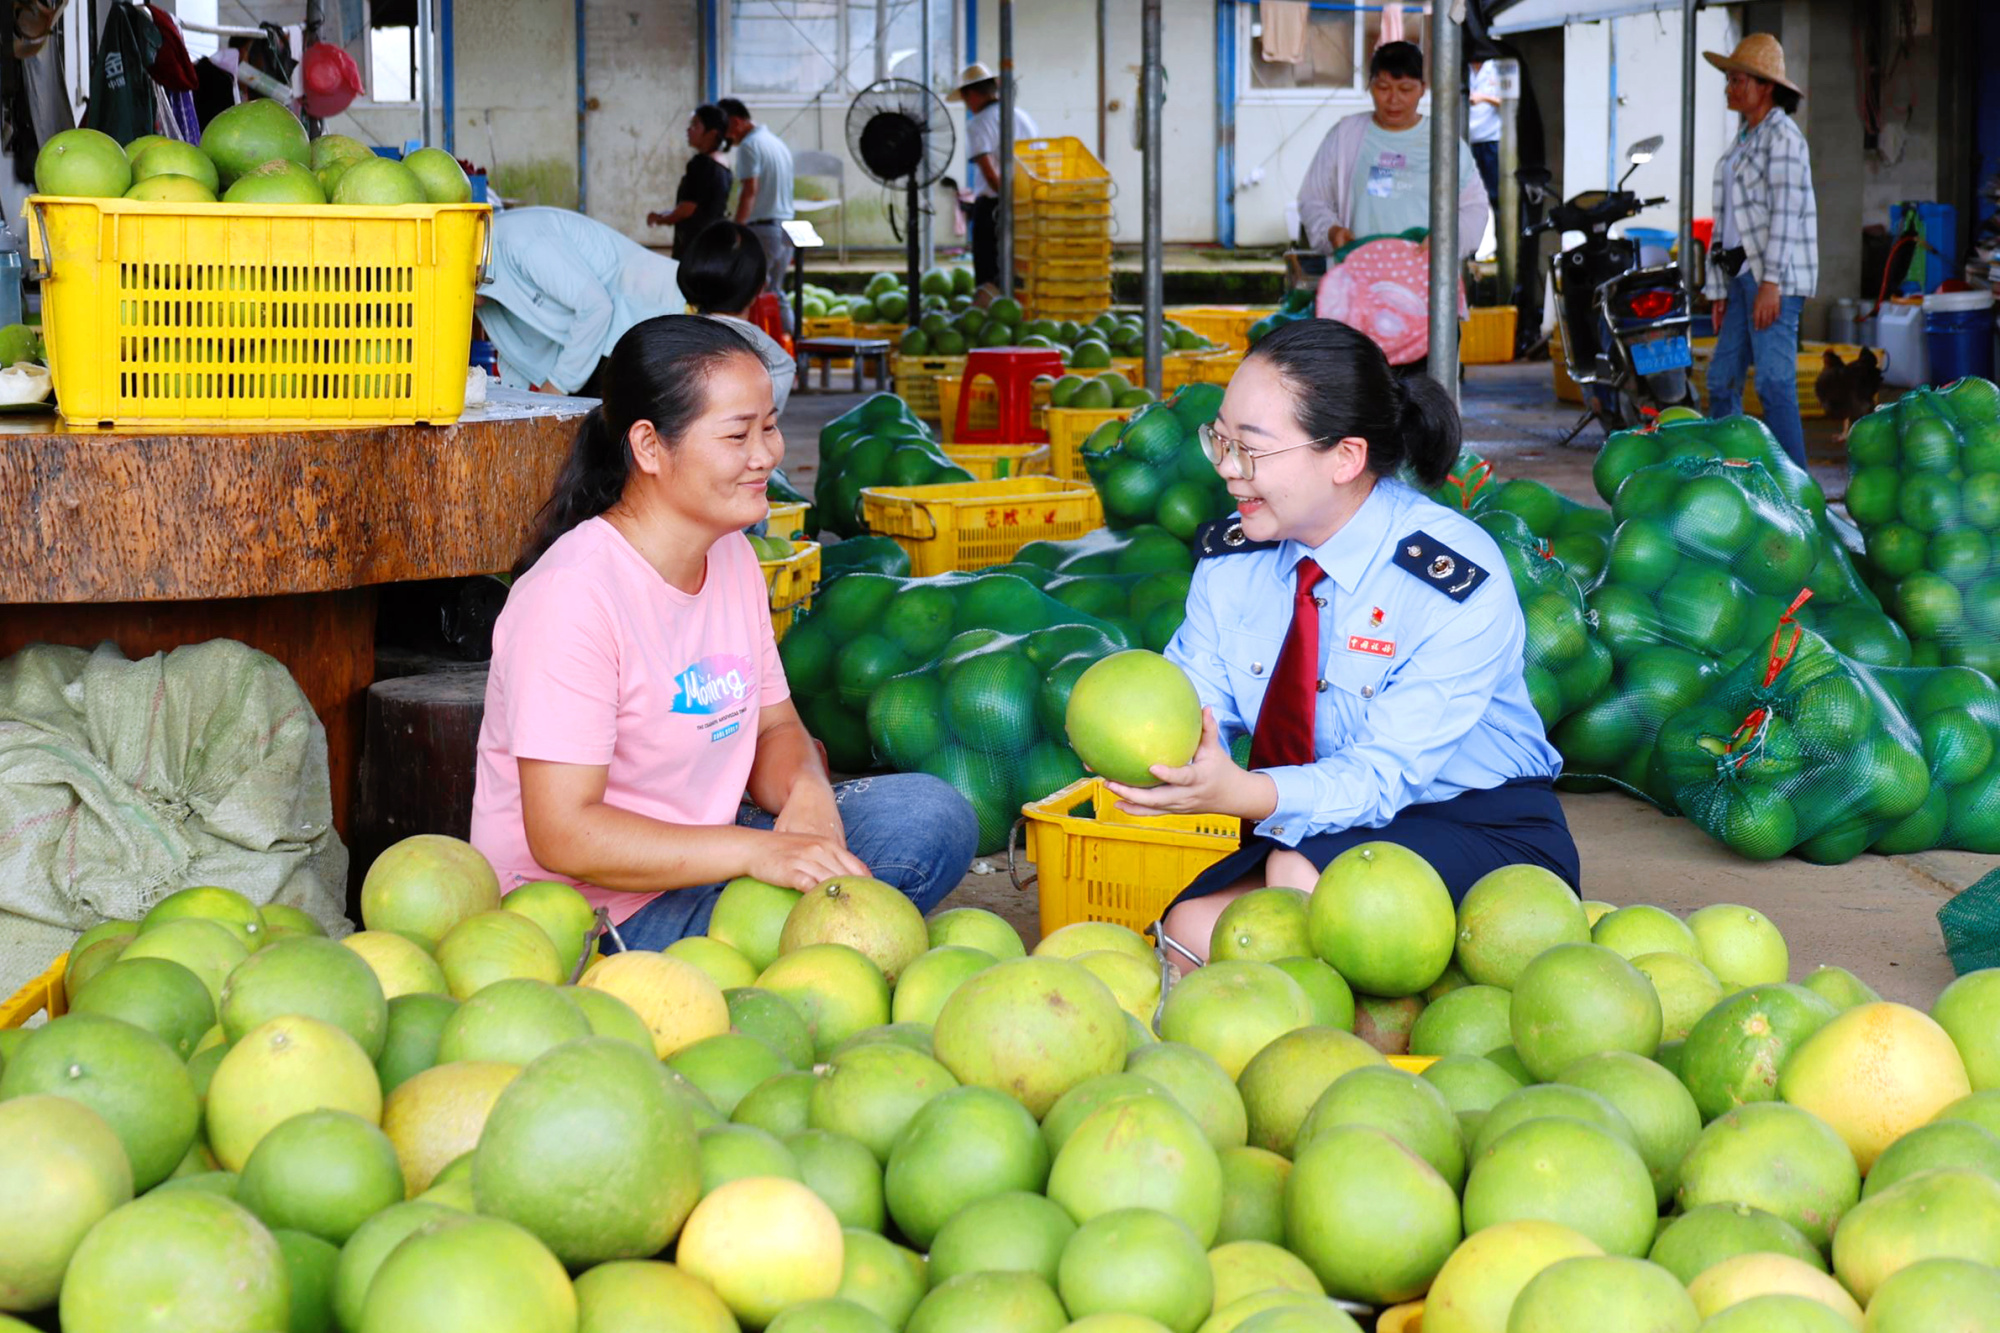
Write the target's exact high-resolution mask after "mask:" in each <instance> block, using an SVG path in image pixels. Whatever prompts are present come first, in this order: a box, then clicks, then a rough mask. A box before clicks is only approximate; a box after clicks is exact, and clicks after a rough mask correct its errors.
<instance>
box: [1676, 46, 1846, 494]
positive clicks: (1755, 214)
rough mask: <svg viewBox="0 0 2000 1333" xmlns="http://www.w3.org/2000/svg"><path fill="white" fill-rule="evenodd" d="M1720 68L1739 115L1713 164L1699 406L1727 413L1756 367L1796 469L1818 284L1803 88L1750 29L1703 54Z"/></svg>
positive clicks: (1774, 425)
mask: <svg viewBox="0 0 2000 1333" xmlns="http://www.w3.org/2000/svg"><path fill="white" fill-rule="evenodd" d="M1702 54H1703V56H1704V57H1705V58H1706V59H1707V60H1708V63H1709V64H1711V65H1713V66H1715V67H1716V68H1717V69H1719V70H1721V71H1722V72H1723V73H1724V74H1726V75H1728V76H1729V81H1728V84H1727V93H1728V98H1729V109H1730V110H1731V111H1734V112H1736V113H1737V114H1738V115H1739V116H1741V117H1742V118H1743V124H1742V128H1741V129H1739V130H1738V131H1737V135H1736V142H1735V143H1734V144H1732V145H1730V148H1729V151H1728V152H1726V153H1724V154H1723V155H1722V160H1721V161H1720V162H1717V163H1716V164H1715V194H1714V198H1715V214H1716V218H1715V221H1716V226H1715V245H1716V249H1715V252H1714V254H1712V255H1711V256H1710V258H1709V265H1708V286H1707V291H1708V296H1709V299H1710V301H1711V302H1713V309H1714V315H1715V335H1716V337H1715V355H1714V357H1713V358H1712V359H1711V360H1710V361H1709V365H1708V414H1709V415H1710V416H1711V417H1726V416H1734V415H1735V414H1736V413H1737V411H1739V410H1740V407H1741V403H1742V395H1743V380H1744V376H1745V374H1746V373H1747V372H1748V371H1749V369H1750V368H1751V367H1753V366H1754V367H1755V368H1756V371H1757V397H1758V398H1759V399H1760V400H1761V401H1762V402H1763V404H1764V424H1765V425H1767V426H1769V427H1770V428H1771V433H1772V434H1773V435H1775V436H1777V437H1778V443H1780V444H1782V445H1783V446H1784V447H1785V452H1786V453H1788V454H1790V455H1791V456H1792V461H1793V462H1795V463H1797V464H1798V465H1799V466H1800V467H1804V466H1805V462H1806V437H1805V427H1804V425H1803V424H1802V423H1801V422H1800V420H1799V395H1798V379H1797V364H1798V351H1799V313H1800V311H1801V310H1803V309H1804V307H1805V303H1806V298H1807V297H1809V296H1811V295H1812V294H1813V291H1814V289H1815V288H1816V287H1817V286H1818V285H1819V205H1818V203H1817V201H1816V200H1815V199H1814V198H1813V180H1812V155H1811V153H1810V152H1809V151H1808V150H1807V148H1806V136H1805V135H1804V133H1803V132H1801V131H1800V129H1799V127H1798V124H1797V122H1795V121H1794V120H1793V119H1792V113H1793V112H1795V111H1797V110H1798V109H1799V98H1800V97H1801V96H1803V94H1802V93H1800V91H1799V87H1798V85H1797V84H1795V83H1793V82H1792V81H1791V80H1790V79H1788V78H1786V77H1785V50H1784V48H1783V47H1782V46H1779V45H1778V39H1777V38H1775V37H1773V36H1771V35H1770V34H1769V33H1763V32H1754V33H1751V34H1750V35H1749V36H1748V37H1745V38H1744V39H1743V40H1742V41H1740V42H1738V43H1737V44H1736V49H1735V50H1734V51H1732V52H1730V53H1729V54H1728V55H1726V56H1725V55H1723V54H1721V53H1720V52H1718V51H1705V52H1703V53H1702Z"/></svg>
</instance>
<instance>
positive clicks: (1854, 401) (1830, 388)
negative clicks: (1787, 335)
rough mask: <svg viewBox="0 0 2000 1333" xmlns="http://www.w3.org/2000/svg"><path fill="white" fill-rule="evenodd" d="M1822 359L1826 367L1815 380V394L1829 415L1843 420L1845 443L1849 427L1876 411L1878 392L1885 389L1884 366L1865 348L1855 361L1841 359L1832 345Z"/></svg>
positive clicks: (1841, 435)
mask: <svg viewBox="0 0 2000 1333" xmlns="http://www.w3.org/2000/svg"><path fill="white" fill-rule="evenodd" d="M1820 361H1821V364H1822V366H1823V367H1824V369H1822V370H1821V371H1820V372H1819V378H1818V379H1816V380H1814V381H1813V394H1814V396H1816V397H1817V398H1818V399H1819V403H1820V406H1821V407H1823V408H1825V409H1826V414H1827V415H1828V416H1830V417H1833V418H1836V419H1837V420H1838V421H1839V422H1840V440H1841V443H1843V444H1845V443H1846V442H1847V432H1848V429H1849V427H1851V426H1853V425H1854V423H1855V422H1857V421H1859V420H1860V419H1861V418H1863V417H1865V416H1867V415H1868V414H1869V413H1870V412H1872V411H1874V410H1875V398H1876V395H1878V394H1880V393H1881V392H1882V368H1881V366H1880V365H1878V364H1877V363H1876V360H1875V353H1874V352H1873V351H1872V350H1871V349H1869V348H1866V347H1864V348H1862V349H1861V354H1860V355H1859V356H1857V357H1855V358H1854V360H1852V361H1842V360H1841V359H1840V356H1839V354H1838V353H1837V352H1835V351H1834V350H1833V349H1832V348H1831V347H1829V348H1827V349H1826V352H1825V353H1824V355H1822V356H1821V358H1820Z"/></svg>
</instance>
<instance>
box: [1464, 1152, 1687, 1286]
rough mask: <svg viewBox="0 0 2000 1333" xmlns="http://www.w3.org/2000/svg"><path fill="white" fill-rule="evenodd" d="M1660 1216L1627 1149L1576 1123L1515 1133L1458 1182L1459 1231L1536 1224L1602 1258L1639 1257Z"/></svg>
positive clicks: (1638, 1162)
mask: <svg viewBox="0 0 2000 1333" xmlns="http://www.w3.org/2000/svg"><path fill="white" fill-rule="evenodd" d="M1658 1215H1659V1209H1658V1207H1657V1205H1656V1203H1655V1199H1654V1194H1653V1179H1652V1176H1651V1174H1650V1173H1649V1172H1648V1171H1647V1170H1646V1163H1645V1162H1644V1161H1643V1160H1642V1159H1641V1158H1640V1156H1639V1154H1638V1153H1637V1152H1636V1151H1634V1150H1633V1148H1632V1146H1631V1144H1629V1143H1628V1142H1626V1141H1625V1140H1624V1139H1622V1138H1619V1137H1618V1136H1617V1135H1615V1134H1612V1133H1611V1132H1610V1131H1608V1130H1604V1129H1601V1128H1599V1127H1598V1126H1596V1125H1591V1124H1586V1123H1584V1122H1583V1121H1580V1120H1570V1119H1567V1118H1563V1117H1551V1118H1548V1119H1542V1120H1530V1121H1527V1122H1525V1123H1523V1124H1519V1125H1516V1126H1515V1127H1514V1128H1512V1129H1510V1130H1508V1131H1507V1132H1506V1133H1504V1134H1502V1135H1500V1136H1499V1137H1498V1138H1497V1139H1495V1140H1493V1142H1492V1143H1491V1144H1490V1145H1489V1146H1488V1147H1487V1148H1486V1149H1485V1151H1483V1152H1481V1153H1480V1154H1479V1155H1478V1157H1477V1158H1476V1159H1475V1160H1474V1162H1473V1164H1472V1171H1471V1174H1470V1175H1469V1176H1468V1177H1467V1178H1466V1182H1465V1225H1466V1229H1467V1230H1468V1231H1475V1232H1476V1231H1478V1230H1480V1229H1481V1228H1483V1227H1486V1226H1490V1225H1492V1224H1493V1223H1495V1222H1506V1221H1513V1220H1516V1219H1521V1218H1536V1219H1540V1220H1542V1221H1547V1222H1557V1223H1560V1224H1562V1225H1563V1226H1566V1227H1570V1228H1572V1229H1574V1230H1576V1231H1579V1232H1581V1233H1583V1234H1584V1235H1586V1236H1588V1237H1590V1238H1591V1240H1593V1241H1595V1242H1596V1243H1597V1244H1598V1245H1600V1246H1602V1247H1603V1248H1604V1251H1605V1252H1606V1253H1607V1254H1623V1255H1631V1256H1633V1257H1638V1256H1642V1255H1644V1254H1645V1253H1646V1251H1647V1249H1648V1248H1650V1247H1651V1245H1652V1243H1653V1231H1654V1223H1655V1221H1656V1219H1657V1218H1658Z"/></svg>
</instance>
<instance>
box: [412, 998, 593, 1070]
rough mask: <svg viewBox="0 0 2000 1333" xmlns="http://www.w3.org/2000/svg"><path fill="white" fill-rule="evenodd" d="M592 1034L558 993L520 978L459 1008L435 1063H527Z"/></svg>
mask: <svg viewBox="0 0 2000 1333" xmlns="http://www.w3.org/2000/svg"><path fill="white" fill-rule="evenodd" d="M589 1035H590V1021H589V1020H588V1019H586V1018H585V1017H584V1016H583V1011H582V1010H580V1009H578V1008H577V1007H576V1005H574V1004H573V1003H571V1002H570V999H569V997H568V996H567V995H565V994H564V993H563V992H562V991H561V990H560V989H558V988H557V987H555V986H551V985H550V984H549V983H547V982H546V981H532V980H529V979H527V978H525V977H516V978H510V979H508V980H506V981H496V982H494V983H493V984H492V985H490V986H487V987H485V988H484V989H482V990H481V991H480V992H479V993H478V994H477V995H474V996H472V997H471V998H470V999H468V1000H466V1001H465V1002H464V1003H462V1004H460V1005H459V1006H458V1008H457V1010H456V1011H454V1012H453V1013H452V1015H451V1017H450V1018H448V1019H446V1020H445V1025H444V1030H443V1031H442V1032H440V1033H439V1034H438V1049H437V1059H438V1062H439V1063H440V1064H448V1063H450V1062H451V1061H454V1060H490V1061H497V1062H499V1063H501V1064H510V1065H525V1064H527V1063H528V1062H529V1061H530V1060H533V1059H534V1058H535V1057H536V1056H538V1055H540V1054H542V1053H543V1052H544V1051H547V1050H550V1049H551V1048H553V1047H556V1046H560V1045H561V1044H562V1043H564V1042H566V1041H575V1040H576V1039H577V1038H579V1037H587V1036H589Z"/></svg>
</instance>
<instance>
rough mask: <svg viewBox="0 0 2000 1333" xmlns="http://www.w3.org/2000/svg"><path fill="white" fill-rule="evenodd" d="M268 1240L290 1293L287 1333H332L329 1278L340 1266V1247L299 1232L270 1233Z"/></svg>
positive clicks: (330, 1284) (331, 1292)
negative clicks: (280, 1260) (275, 1246)
mask: <svg viewBox="0 0 2000 1333" xmlns="http://www.w3.org/2000/svg"><path fill="white" fill-rule="evenodd" d="M271 1239H273V1240H275V1241H277V1242H278V1252H279V1253H280V1254H282V1255H283V1256H284V1259H285V1278H286V1286H287V1287H288V1288H289V1289H290V1294H291V1316H290V1321H289V1322H288V1323H287V1325H286V1328H287V1333H332V1331H333V1327H334V1324H333V1275H334V1271H335V1270H336V1269H337V1268H338V1267H339V1266H340V1247H339V1246H337V1245H334V1244H332V1243H331V1242H328V1241H324V1240H321V1239H320V1238H319V1237H318V1236H309V1235H307V1234H306V1233H305V1232H303V1231H273V1232H272V1233H271Z"/></svg>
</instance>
